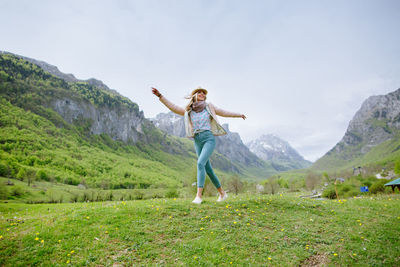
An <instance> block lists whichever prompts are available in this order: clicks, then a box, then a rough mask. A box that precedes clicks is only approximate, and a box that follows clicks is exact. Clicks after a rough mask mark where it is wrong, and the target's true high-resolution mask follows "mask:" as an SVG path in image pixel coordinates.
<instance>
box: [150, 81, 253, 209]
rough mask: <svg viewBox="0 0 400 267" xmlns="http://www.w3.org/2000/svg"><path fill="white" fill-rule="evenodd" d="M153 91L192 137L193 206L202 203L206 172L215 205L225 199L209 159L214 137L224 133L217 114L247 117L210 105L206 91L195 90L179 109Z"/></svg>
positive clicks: (225, 196) (187, 134)
mask: <svg viewBox="0 0 400 267" xmlns="http://www.w3.org/2000/svg"><path fill="white" fill-rule="evenodd" d="M152 92H153V94H154V95H156V96H157V97H158V98H159V100H160V101H161V102H162V103H163V104H164V105H165V106H166V107H167V108H169V109H170V110H171V111H172V112H174V113H176V114H178V115H181V116H184V117H185V120H184V121H185V130H186V136H187V137H193V138H194V147H195V149H196V154H197V156H198V160H197V195H196V198H195V199H194V200H193V201H192V202H193V203H195V204H201V202H202V193H203V187H204V181H205V178H206V173H207V174H208V176H209V177H210V179H211V181H212V183H213V184H214V186H215V187H216V188H217V190H218V192H219V194H220V195H219V197H218V200H217V201H218V202H219V201H223V200H225V199H226V198H227V197H228V194H227V193H226V192H225V191H224V190H223V189H222V186H221V184H220V182H219V179H218V177H217V176H216V175H215V173H214V171H213V169H212V167H211V164H210V161H209V158H210V156H211V154H212V152H213V150H214V148H215V137H214V135H215V136H220V135H224V134H226V131H225V129H224V128H223V127H222V126H221V125H220V124H219V122H218V120H217V115H219V116H222V117H233V118H243V119H244V120H245V119H246V116H245V115H243V114H239V113H234V112H229V111H225V110H222V109H220V108H217V107H216V106H214V105H213V104H211V103H207V102H206V99H207V97H206V96H207V90H206V89H204V88H201V87H199V88H197V89H195V90H193V91H192V93H191V94H190V96H189V97H187V98H188V99H190V101H189V103H188V105H187V106H186V108H182V107H179V106H177V105H175V104H173V103H172V102H170V101H169V100H168V99H166V98H165V97H164V96H163V95H162V94H161V93H160V92H159V91H158V90H157V89H156V88H152Z"/></svg>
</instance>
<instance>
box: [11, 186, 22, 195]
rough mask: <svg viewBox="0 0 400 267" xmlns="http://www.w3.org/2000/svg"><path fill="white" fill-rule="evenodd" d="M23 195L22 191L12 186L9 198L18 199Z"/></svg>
mask: <svg viewBox="0 0 400 267" xmlns="http://www.w3.org/2000/svg"><path fill="white" fill-rule="evenodd" d="M23 194H24V190H23V189H22V188H21V187H19V186H13V188H12V189H11V196H13V197H20V196H22V195H23Z"/></svg>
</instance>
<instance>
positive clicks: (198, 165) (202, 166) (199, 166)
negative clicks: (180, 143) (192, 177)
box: [197, 161, 206, 169]
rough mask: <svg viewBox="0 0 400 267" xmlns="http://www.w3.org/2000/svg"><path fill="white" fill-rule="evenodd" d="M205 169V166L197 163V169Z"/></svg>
mask: <svg viewBox="0 0 400 267" xmlns="http://www.w3.org/2000/svg"><path fill="white" fill-rule="evenodd" d="M205 167H206V164H204V163H202V162H201V161H198V162H197V168H199V169H204V168H205Z"/></svg>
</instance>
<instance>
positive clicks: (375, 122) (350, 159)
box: [312, 89, 400, 169]
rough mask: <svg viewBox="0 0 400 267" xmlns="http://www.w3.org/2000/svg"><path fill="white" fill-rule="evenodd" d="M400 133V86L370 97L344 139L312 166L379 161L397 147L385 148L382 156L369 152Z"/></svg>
mask: <svg viewBox="0 0 400 267" xmlns="http://www.w3.org/2000/svg"><path fill="white" fill-rule="evenodd" d="M399 132H400V89H397V90H396V91H394V92H391V93H389V94H387V95H378V96H371V97H369V98H368V99H366V100H365V101H364V102H363V104H362V105H361V108H360V109H359V110H358V111H357V112H356V114H355V115H354V117H353V119H352V120H351V121H350V123H349V126H348V128H347V130H346V133H345V134H344V136H343V138H342V140H340V142H339V143H337V144H336V145H335V146H334V147H333V148H332V149H331V150H330V151H329V152H327V153H326V154H325V155H324V156H323V157H322V158H320V159H319V160H318V161H316V162H315V163H314V165H313V166H312V167H313V168H315V169H328V168H331V169H332V168H338V167H340V166H345V165H349V164H352V163H354V164H357V165H363V164H364V163H365V164H366V163H371V162H372V161H374V162H377V161H379V158H381V159H382V158H383V157H387V156H389V155H390V154H391V153H394V152H396V149H393V148H392V149H389V150H388V149H387V148H382V149H380V151H379V153H380V155H379V157H378V156H376V157H375V156H374V155H369V152H370V151H371V150H372V149H374V148H376V147H378V146H380V145H381V144H383V143H384V142H385V141H388V140H391V141H393V142H396V140H397V139H398V138H399ZM367 155H368V157H367ZM365 157H367V158H365ZM377 157H378V158H377ZM389 161H390V160H389Z"/></svg>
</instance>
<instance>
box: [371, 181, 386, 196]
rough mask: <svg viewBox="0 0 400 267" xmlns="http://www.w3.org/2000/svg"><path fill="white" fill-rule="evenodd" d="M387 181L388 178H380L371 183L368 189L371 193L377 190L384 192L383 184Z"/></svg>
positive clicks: (377, 191)
mask: <svg viewBox="0 0 400 267" xmlns="http://www.w3.org/2000/svg"><path fill="white" fill-rule="evenodd" d="M388 182H389V180H386V179H381V180H379V181H377V182H375V183H374V184H373V185H371V187H370V189H369V191H370V192H371V193H373V194H376V193H379V192H385V184H386V183H388Z"/></svg>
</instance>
